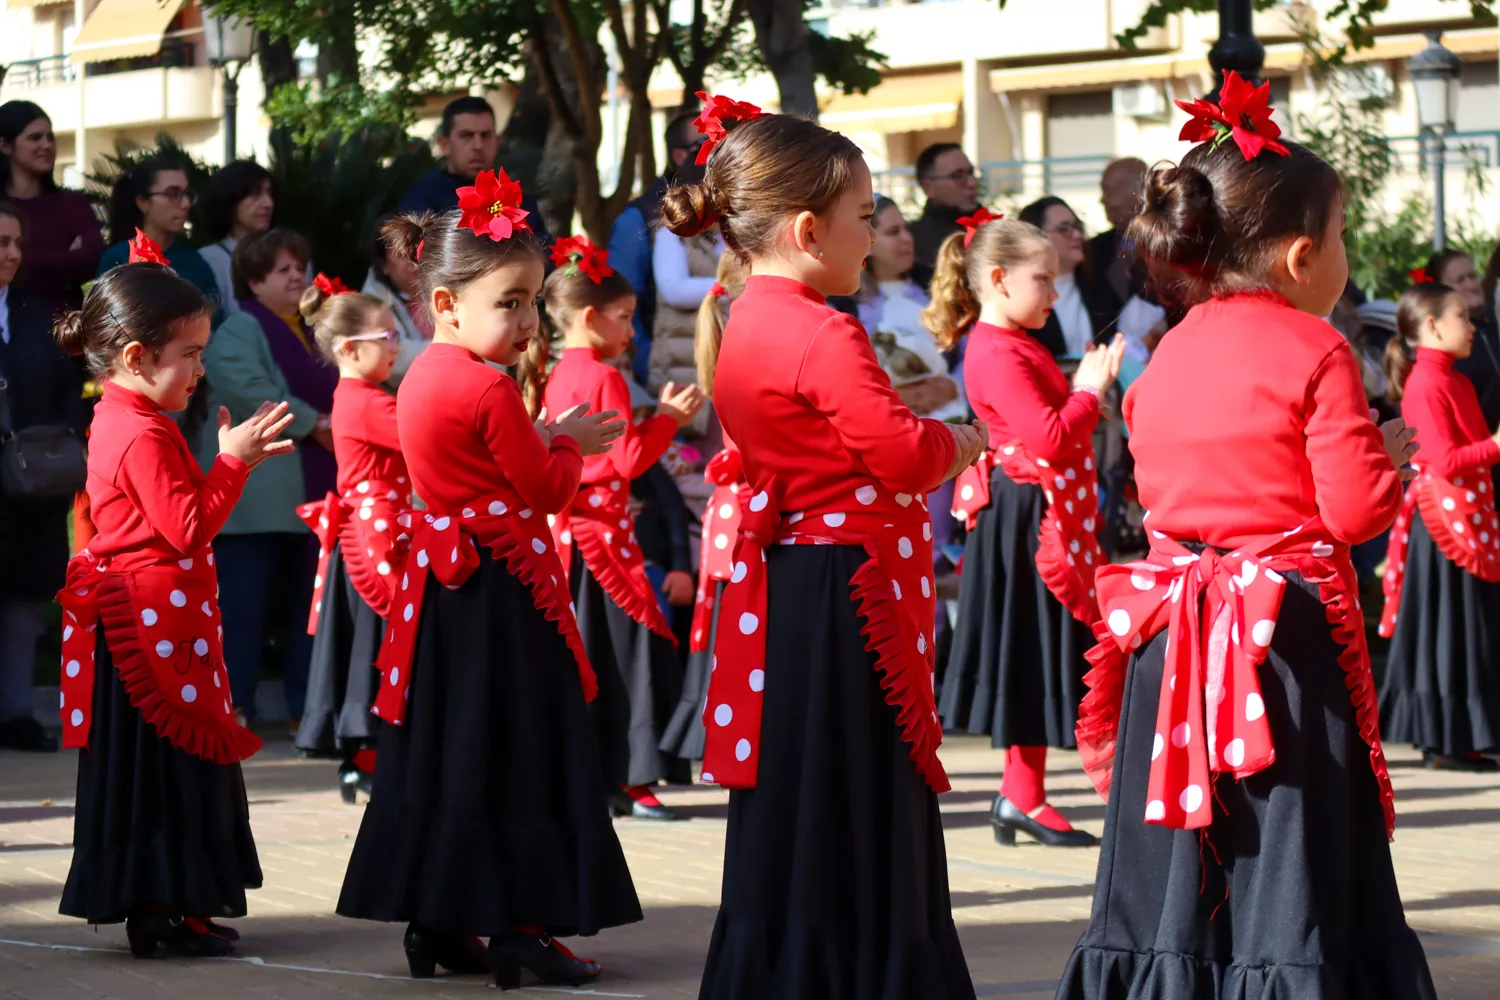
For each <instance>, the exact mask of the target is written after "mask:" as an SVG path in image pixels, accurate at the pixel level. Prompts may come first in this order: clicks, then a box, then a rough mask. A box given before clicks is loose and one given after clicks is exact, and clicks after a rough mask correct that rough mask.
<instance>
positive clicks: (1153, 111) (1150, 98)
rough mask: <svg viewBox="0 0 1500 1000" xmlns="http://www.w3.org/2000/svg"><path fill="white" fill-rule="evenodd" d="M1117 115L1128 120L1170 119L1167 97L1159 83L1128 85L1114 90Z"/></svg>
mask: <svg viewBox="0 0 1500 1000" xmlns="http://www.w3.org/2000/svg"><path fill="white" fill-rule="evenodd" d="M1114 109H1115V114H1116V115H1122V116H1124V117H1127V118H1159V119H1163V120H1165V119H1166V118H1167V117H1168V110H1167V95H1166V94H1164V93H1163V92H1162V89H1161V85H1160V84H1157V83H1150V82H1143V83H1127V84H1123V85H1121V86H1119V87H1116V88H1115V89H1114Z"/></svg>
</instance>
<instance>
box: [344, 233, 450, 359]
mask: <svg viewBox="0 0 1500 1000" xmlns="http://www.w3.org/2000/svg"><path fill="white" fill-rule="evenodd" d="M388 218H390V217H389V216H387V217H386V218H385V219H381V220H380V221H378V222H376V223H375V235H374V237H373V238H372V239H371V241H370V270H369V273H368V274H366V275H365V284H364V287H363V288H361V289H360V291H362V292H364V293H365V294H366V295H373V296H374V297H375V298H377V299H379V300H380V301H382V302H384V303H385V304H386V305H388V306H390V307H391V315H393V316H395V317H396V336H397V337H398V338H399V339H400V341H401V353H400V354H399V355H397V356H396V364H395V367H393V368H392V369H391V378H390V382H389V384H390V385H391V386H392V387H395V386H397V385H399V384H400V382H401V376H403V375H405V374H406V370H407V369H408V368H410V367H411V363H412V361H413V360H415V359H416V356H417V355H418V354H421V353H422V351H423V350H425V349H426V347H427V345H428V344H429V343H431V342H432V333H433V325H432V316H431V315H430V314H429V313H428V312H427V304H426V303H425V302H423V301H422V298H421V291H422V290H421V283H420V281H419V280H418V277H417V263H416V261H414V260H410V259H409V258H407V257H403V256H402V255H401V254H398V253H391V250H390V247H388V246H386V243H385V239H384V238H383V237H382V236H381V235H380V233H381V230H382V229H384V228H385V223H386V220H387V219H388Z"/></svg>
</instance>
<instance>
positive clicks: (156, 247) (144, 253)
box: [129, 229, 172, 267]
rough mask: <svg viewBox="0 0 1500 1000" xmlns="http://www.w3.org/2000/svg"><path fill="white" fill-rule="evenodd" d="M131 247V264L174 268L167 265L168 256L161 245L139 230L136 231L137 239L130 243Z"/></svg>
mask: <svg viewBox="0 0 1500 1000" xmlns="http://www.w3.org/2000/svg"><path fill="white" fill-rule="evenodd" d="M129 246H130V263H132V264H160V265H161V266H162V267H171V266H172V265H171V264H168V263H167V258H166V256H165V255H164V254H163V253H162V252H161V244H159V243H157V242H156V241H155V240H153V239H152V238H151V237H149V236H147V235H146V234H145V233H144V232H142V231H141V230H139V229H137V230H136V231H135V239H133V240H131V241H130V244H129Z"/></svg>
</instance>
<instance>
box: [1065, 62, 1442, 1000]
mask: <svg viewBox="0 0 1500 1000" xmlns="http://www.w3.org/2000/svg"><path fill="white" fill-rule="evenodd" d="M1269 93H1270V85H1269V84H1263V85H1261V86H1260V87H1258V88H1252V87H1251V86H1250V85H1249V84H1247V83H1245V82H1244V81H1242V80H1241V79H1240V78H1239V77H1238V75H1237V74H1235V73H1233V72H1229V73H1226V74H1225V81H1224V85H1223V89H1222V95H1223V96H1222V98H1221V101H1222V104H1221V105H1214V104H1209V103H1208V102H1201V101H1200V102H1193V103H1192V104H1184V108H1185V109H1186V110H1187V111H1188V112H1189V114H1192V115H1193V116H1194V118H1193V120H1191V121H1189V123H1188V125H1187V127H1186V128H1185V129H1184V131H1183V136H1184V138H1188V139H1193V140H1204V141H1201V142H1200V144H1199V145H1197V146H1195V147H1194V148H1193V149H1192V150H1191V151H1190V152H1189V153H1188V154H1187V155H1186V156H1185V157H1183V160H1182V164H1181V165H1180V166H1177V167H1170V166H1168V167H1162V168H1158V169H1157V170H1155V171H1154V172H1153V173H1152V174H1151V176H1150V178H1149V179H1148V181H1147V185H1146V193H1145V199H1144V204H1143V210H1142V212H1141V215H1140V216H1139V217H1138V218H1136V220H1135V221H1134V222H1133V223H1131V227H1130V232H1129V234H1128V235H1129V240H1130V242H1132V243H1134V244H1135V246H1136V247H1137V248H1138V249H1139V251H1140V253H1141V254H1142V256H1143V257H1144V259H1145V260H1146V262H1147V263H1148V264H1149V265H1150V267H1151V269H1152V271H1153V272H1154V275H1155V280H1156V282H1157V287H1158V288H1160V289H1161V290H1162V291H1163V292H1164V293H1165V294H1168V295H1170V296H1174V297H1176V298H1178V299H1181V300H1182V301H1184V302H1186V303H1190V304H1191V305H1192V308H1191V311H1189V312H1188V314H1187V316H1186V318H1185V319H1184V320H1183V321H1182V323H1181V324H1179V325H1178V326H1176V327H1174V328H1173V329H1172V331H1171V332H1170V333H1168V334H1167V336H1166V337H1165V338H1164V339H1163V340H1162V342H1161V345H1160V346H1159V347H1158V348H1157V350H1156V353H1155V355H1153V357H1152V359H1151V364H1150V365H1148V366H1147V367H1146V371H1145V374H1143V375H1142V376H1141V377H1140V379H1139V380H1137V381H1136V382H1135V383H1134V384H1133V385H1132V386H1131V387H1130V390H1129V392H1127V393H1126V396H1125V402H1124V407H1123V411H1124V417H1125V420H1126V423H1127V424H1128V425H1129V427H1130V450H1131V452H1132V453H1133V454H1134V456H1135V474H1136V482H1137V484H1138V485H1139V488H1140V495H1141V503H1142V505H1143V506H1145V507H1146V508H1147V509H1148V510H1149V511H1150V514H1149V515H1148V516H1147V519H1146V528H1147V529H1148V533H1149V535H1150V539H1151V553H1150V555H1149V556H1148V557H1147V558H1146V559H1143V560H1140V561H1138V562H1134V563H1129V564H1124V565H1117V566H1106V567H1105V568H1103V569H1101V570H1100V571H1099V573H1098V574H1097V576H1096V577H1095V585H1096V587H1097V589H1098V598H1099V611H1100V615H1101V617H1102V619H1103V620H1102V621H1101V622H1100V623H1099V624H1098V625H1097V626H1096V628H1095V634H1096V635H1098V636H1099V637H1100V639H1101V642H1100V645H1099V646H1097V647H1095V649H1094V650H1093V651H1091V652H1090V653H1089V659H1090V661H1091V663H1092V664H1093V669H1092V670H1091V671H1090V673H1089V675H1088V678H1087V684H1088V686H1089V693H1088V695H1087V697H1086V698H1085V699H1084V704H1083V711H1082V714H1081V717H1080V719H1079V722H1078V745H1079V751H1080V753H1081V755H1082V756H1083V760H1084V766H1085V768H1086V770H1088V772H1089V774H1090V776H1091V777H1093V778H1094V780H1095V783H1096V784H1097V785H1098V786H1099V787H1100V788H1101V790H1102V789H1108V796H1109V808H1108V810H1107V812H1106V815H1105V825H1104V841H1103V845H1102V847H1101V851H1100V857H1099V873H1098V877H1097V878H1096V880H1095V882H1094V887H1095V888H1094V906H1093V918H1092V920H1091V921H1090V923H1089V926H1088V928H1087V930H1085V932H1084V934H1083V938H1082V940H1080V941H1079V943H1078V947H1077V949H1076V950H1075V951H1074V953H1073V956H1072V958H1071V960H1070V961H1069V963H1068V967H1067V970H1066V971H1065V972H1064V974H1063V978H1062V982H1061V985H1060V986H1059V988H1058V992H1057V996H1058V997H1059V998H1060V1000H1126V998H1127V997H1128V998H1130V1000H1203V998H1206V997H1213V998H1229V997H1252V996H1253V997H1270V996H1276V997H1283V996H1285V997H1320V998H1331V997H1340V998H1344V1000H1377V998H1378V1000H1394V998H1401V1000H1433V998H1434V996H1435V994H1434V992H1433V985H1432V977H1431V975H1430V974H1429V973H1428V970H1427V960H1426V957H1425V956H1424V955H1423V953H1422V946H1421V944H1420V943H1419V942H1418V941H1417V937H1416V935H1415V934H1414V933H1413V932H1412V930H1411V928H1409V927H1408V926H1407V924H1406V918H1405V915H1404V914H1403V913H1402V909H1401V899H1400V896H1399V894H1398V892H1397V889H1396V877H1395V873H1394V871H1393V870H1392V867H1391V852H1390V845H1389V843H1388V835H1389V833H1390V830H1391V823H1392V820H1393V809H1392V799H1391V784H1390V778H1389V775H1388V772H1387V769H1386V764H1385V758H1384V756H1383V755H1382V752H1381V748H1380V734H1379V732H1378V730H1377V721H1378V720H1377V708H1376V703H1375V691H1374V688H1373V682H1372V680H1371V676H1370V658H1369V652H1368V650H1367V649H1366V646H1365V632H1364V621H1363V614H1362V613H1361V611H1360V608H1359V601H1358V587H1357V584H1356V582H1355V575H1354V567H1353V564H1352V563H1351V562H1350V559H1349V548H1350V545H1351V544H1353V543H1357V542H1361V541H1363V540H1365V539H1368V538H1371V537H1373V536H1375V535H1377V534H1379V533H1380V532H1381V531H1383V530H1384V529H1385V528H1386V527H1388V526H1389V525H1390V524H1391V522H1392V521H1393V520H1394V519H1395V517H1396V512H1397V510H1398V509H1399V508H1400V506H1401V480H1402V477H1403V474H1402V473H1401V472H1399V471H1398V469H1399V467H1400V466H1402V465H1403V464H1404V463H1405V462H1406V461H1407V459H1409V458H1410V457H1411V455H1412V453H1413V452H1414V451H1415V445H1414V444H1412V443H1411V434H1410V432H1409V431H1407V430H1406V429H1405V428H1404V426H1403V425H1402V424H1401V423H1400V421H1396V422H1394V423H1392V424H1388V425H1386V426H1385V427H1384V428H1380V427H1377V426H1376V425H1375V424H1374V423H1373V422H1372V420H1371V419H1370V415H1369V409H1368V407H1367V406H1366V403H1365V393H1364V388H1363V385H1362V383H1361V380H1360V369H1359V362H1358V361H1357V360H1356V359H1355V356H1354V353H1353V351H1352V350H1351V349H1350V347H1349V345H1348V343H1347V342H1346V341H1345V340H1344V339H1343V337H1342V336H1340V334H1339V333H1338V331H1337V330H1335V329H1334V328H1333V327H1332V326H1331V325H1329V324H1328V323H1327V322H1326V321H1324V320H1323V318H1322V317H1324V316H1326V315H1328V314H1329V312H1331V311H1332V309H1333V306H1334V304H1335V303H1336V302H1338V299H1339V296H1340V295H1341V294H1343V290H1344V285H1345V282H1346V281H1347V279H1348V265H1347V263H1346V262H1345V259H1344V245H1343V240H1342V236H1343V218H1344V211H1343V205H1342V199H1341V192H1340V184H1339V177H1338V174H1337V173H1336V172H1335V171H1334V170H1333V168H1332V167H1329V166H1328V165H1327V164H1325V163H1324V162H1323V161H1321V160H1319V159H1318V158H1317V157H1316V156H1315V155H1313V154H1312V153H1311V152H1309V151H1308V150H1307V149H1305V148H1303V147H1301V146H1297V145H1295V144H1293V143H1285V144H1282V143H1279V142H1276V141H1275V140H1276V137H1277V134H1278V130H1277V128H1276V125H1275V123H1274V122H1272V121H1271V120H1270V113H1271V112H1270V109H1269V108H1268V107H1267V100H1268V97H1269ZM1127 663H1128V666H1127Z"/></svg>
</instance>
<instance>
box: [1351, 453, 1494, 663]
mask: <svg viewBox="0 0 1500 1000" xmlns="http://www.w3.org/2000/svg"><path fill="white" fill-rule="evenodd" d="M1413 464H1414V466H1415V468H1416V469H1417V478H1416V479H1414V480H1412V482H1411V485H1409V486H1408V487H1407V488H1406V497H1405V499H1404V500H1403V502H1402V504H1401V513H1400V514H1398V515H1397V516H1396V523H1395V524H1394V525H1393V526H1392V527H1391V540H1390V546H1389V548H1388V549H1387V551H1386V562H1385V580H1384V581H1383V586H1382V589H1383V590H1384V592H1385V608H1384V609H1383V610H1382V611H1381V615H1380V634H1381V635H1383V636H1385V637H1386V638H1387V639H1389V638H1390V637H1391V635H1392V633H1393V632H1394V631H1395V629H1396V613H1397V611H1398V610H1399V609H1400V607H1401V588H1402V585H1403V584H1404V583H1405V581H1406V548H1407V545H1408V544H1409V543H1410V542H1411V519H1412V516H1413V514H1414V513H1417V512H1420V513H1421V516H1422V523H1423V524H1424V525H1426V527H1427V532H1428V534H1430V535H1432V540H1433V542H1434V543H1436V545H1437V547H1438V551H1439V552H1441V553H1442V554H1443V556H1444V557H1445V558H1447V559H1448V561H1449V562H1452V563H1455V564H1456V565H1457V566H1459V568H1461V569H1462V570H1463V571H1464V572H1466V573H1468V574H1470V575H1472V576H1477V577H1479V579H1481V580H1483V581H1485V582H1486V583H1495V582H1497V581H1500V516H1497V515H1496V513H1495V489H1494V483H1492V482H1491V477H1490V470H1489V469H1485V468H1476V469H1469V470H1467V471H1466V472H1464V474H1463V475H1460V476H1454V477H1453V479H1452V480H1446V479H1443V478H1441V477H1439V476H1437V475H1435V474H1433V473H1432V472H1430V471H1428V470H1427V469H1424V468H1422V467H1421V466H1420V465H1415V463H1413Z"/></svg>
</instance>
